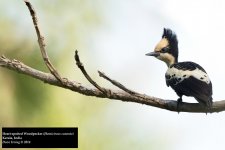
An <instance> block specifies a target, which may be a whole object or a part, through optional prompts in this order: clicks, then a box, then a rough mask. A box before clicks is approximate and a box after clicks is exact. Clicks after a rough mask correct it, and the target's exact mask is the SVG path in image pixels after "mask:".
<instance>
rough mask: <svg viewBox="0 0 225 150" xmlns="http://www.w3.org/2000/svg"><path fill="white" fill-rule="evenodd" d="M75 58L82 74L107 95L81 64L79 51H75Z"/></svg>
mask: <svg viewBox="0 0 225 150" xmlns="http://www.w3.org/2000/svg"><path fill="white" fill-rule="evenodd" d="M74 58H75V60H76V64H77V66H78V68H80V70H81V72H82V73H83V75H84V76H85V77H86V79H87V80H88V81H89V82H90V83H91V84H92V85H93V86H94V87H96V88H97V89H99V91H101V92H102V93H104V94H106V93H107V91H106V90H105V89H104V88H102V87H100V86H99V85H98V84H97V83H96V82H95V81H94V80H92V79H91V77H90V76H89V75H88V73H87V72H86V70H85V68H84V66H83V64H82V63H81V62H80V58H79V55H78V51H77V50H76V51H75V55H74Z"/></svg>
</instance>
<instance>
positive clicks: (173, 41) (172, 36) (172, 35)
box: [162, 28, 178, 44]
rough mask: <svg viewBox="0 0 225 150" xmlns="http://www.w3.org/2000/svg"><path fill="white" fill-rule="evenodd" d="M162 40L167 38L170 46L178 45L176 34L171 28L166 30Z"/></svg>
mask: <svg viewBox="0 0 225 150" xmlns="http://www.w3.org/2000/svg"><path fill="white" fill-rule="evenodd" d="M162 38H166V39H167V40H168V41H169V43H170V44H178V41H177V36H176V34H175V33H174V32H173V31H172V30H171V29H169V28H164V31H163V35H162Z"/></svg>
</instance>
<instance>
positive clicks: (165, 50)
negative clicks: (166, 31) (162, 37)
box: [161, 47, 169, 53]
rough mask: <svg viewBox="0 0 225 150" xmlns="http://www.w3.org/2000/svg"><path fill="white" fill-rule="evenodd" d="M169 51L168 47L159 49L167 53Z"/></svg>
mask: <svg viewBox="0 0 225 150" xmlns="http://www.w3.org/2000/svg"><path fill="white" fill-rule="evenodd" d="M168 51H169V48H168V47H164V48H162V49H161V52H162V53H167V52H168Z"/></svg>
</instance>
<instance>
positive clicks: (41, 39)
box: [24, 0, 63, 83]
mask: <svg viewBox="0 0 225 150" xmlns="http://www.w3.org/2000/svg"><path fill="white" fill-rule="evenodd" d="M24 2H25V3H26V5H27V7H28V9H29V11H30V15H31V16H32V20H33V24H34V27H35V30H36V33H37V37H38V44H39V47H40V50H41V54H42V58H43V60H44V62H45V64H46V66H47V67H48V69H49V71H50V72H51V73H52V74H53V75H54V76H55V77H56V78H57V79H58V80H59V81H61V82H62V83H63V81H62V78H61V77H60V75H59V73H58V72H57V70H56V69H55V67H54V66H53V65H52V63H51V61H50V60H49V57H48V54H47V52H46V49H45V46H46V45H45V41H44V36H42V34H41V31H40V28H39V26H38V19H37V15H36V12H35V10H34V8H33V6H32V5H31V3H30V2H29V0H24Z"/></svg>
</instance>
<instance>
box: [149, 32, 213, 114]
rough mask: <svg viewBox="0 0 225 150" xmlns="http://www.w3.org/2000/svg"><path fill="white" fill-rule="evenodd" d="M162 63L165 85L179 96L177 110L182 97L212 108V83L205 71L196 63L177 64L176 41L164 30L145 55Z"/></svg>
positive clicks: (172, 35)
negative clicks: (153, 48) (164, 72)
mask: <svg viewBox="0 0 225 150" xmlns="http://www.w3.org/2000/svg"><path fill="white" fill-rule="evenodd" d="M146 55H147V56H154V57H156V58H157V59H159V60H162V61H164V62H165V63H166V64H167V66H168V70H167V71H166V74H165V77H166V84H167V86H170V87H171V88H172V89H173V90H174V91H175V92H176V93H177V95H178V96H179V98H178V100H177V109H178V111H179V104H180V102H182V96H183V95H185V96H192V97H194V98H195V99H196V100H197V101H198V102H199V103H200V104H202V105H203V106H205V107H206V109H207V110H209V109H211V107H212V93H213V92H212V83H211V81H210V79H209V76H208V75H207V73H206V71H205V70H204V69H203V68H202V67H201V66H200V65H198V64H197V63H194V62H191V61H185V62H178V41H177V36H176V34H175V33H174V32H173V31H172V30H170V29H166V28H164V32H163V35H162V39H161V40H160V42H159V43H158V44H157V45H156V47H155V50H154V52H150V53H148V54H146Z"/></svg>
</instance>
